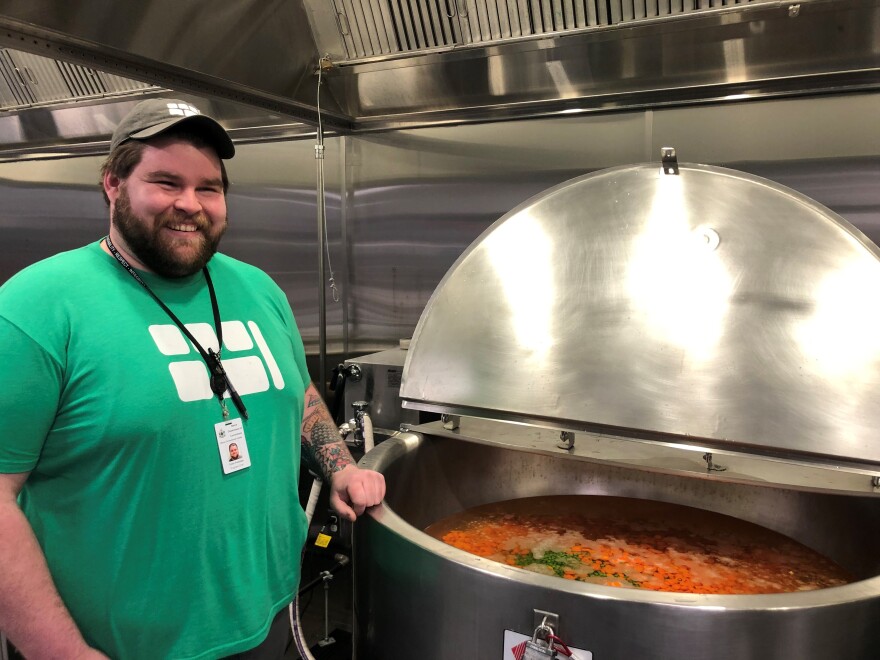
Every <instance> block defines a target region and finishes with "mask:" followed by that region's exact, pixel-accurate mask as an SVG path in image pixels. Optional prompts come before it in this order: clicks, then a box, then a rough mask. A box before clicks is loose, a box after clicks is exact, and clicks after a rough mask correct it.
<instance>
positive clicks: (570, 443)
mask: <svg viewBox="0 0 880 660" xmlns="http://www.w3.org/2000/svg"><path fill="white" fill-rule="evenodd" d="M556 446H557V447H559V448H560V449H565V450H567V451H571V450H572V449H574V433H573V432H571V431H562V432H561V433H560V434H559V442H557V443H556Z"/></svg>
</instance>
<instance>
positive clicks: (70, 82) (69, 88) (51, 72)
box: [0, 48, 158, 110]
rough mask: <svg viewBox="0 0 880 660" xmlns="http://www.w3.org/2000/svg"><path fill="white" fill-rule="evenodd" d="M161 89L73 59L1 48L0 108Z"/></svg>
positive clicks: (15, 107)
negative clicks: (54, 57)
mask: <svg viewBox="0 0 880 660" xmlns="http://www.w3.org/2000/svg"><path fill="white" fill-rule="evenodd" d="M154 89H158V88H156V87H154V86H153V85H150V84H148V83H142V82H137V81H135V80H128V79H126V78H122V77H120V76H116V75H113V74H110V73H105V72H103V71H96V70H95V69H90V68H88V67H84V66H80V65H78V64H71V63H70V62H63V61H60V60H54V59H50V58H48V57H41V56H39V55H34V54H32V53H24V52H21V51H17V50H12V49H9V48H2V49H0V110H22V109H26V108H31V107H34V106H38V105H53V104H63V103H70V102H73V101H87V100H89V101H90V100H95V99H102V98H107V97H110V96H112V97H117V96H125V95H133V94H141V93H143V92H147V91H151V90H154Z"/></svg>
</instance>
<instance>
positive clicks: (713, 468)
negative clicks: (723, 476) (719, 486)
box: [703, 454, 727, 472]
mask: <svg viewBox="0 0 880 660" xmlns="http://www.w3.org/2000/svg"><path fill="white" fill-rule="evenodd" d="M703 460H704V461H706V472H724V471H725V470H726V469H727V468H726V467H725V466H724V465H718V464H717V463H713V462H712V454H703Z"/></svg>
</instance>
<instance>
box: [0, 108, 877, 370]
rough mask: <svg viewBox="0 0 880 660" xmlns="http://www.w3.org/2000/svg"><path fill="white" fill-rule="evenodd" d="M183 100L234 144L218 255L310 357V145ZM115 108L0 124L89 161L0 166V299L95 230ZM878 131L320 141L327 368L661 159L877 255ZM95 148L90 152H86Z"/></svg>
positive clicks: (576, 131) (676, 121)
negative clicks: (576, 190)
mask: <svg viewBox="0 0 880 660" xmlns="http://www.w3.org/2000/svg"><path fill="white" fill-rule="evenodd" d="M186 99H188V100H192V101H193V102H194V103H196V105H197V106H198V107H200V108H202V107H204V108H208V111H209V112H211V113H214V114H218V115H219V116H220V117H221V120H222V121H223V123H224V125H225V126H226V127H227V128H229V129H230V131H231V133H232V135H233V138H234V139H235V140H236V145H237V154H236V157H235V159H233V160H232V161H231V162H230V163H229V167H228V169H229V175H230V179H231V181H232V187H231V189H230V200H229V212H230V230H229V233H228V234H227V236H226V238H224V242H223V249H224V251H226V252H228V253H229V254H231V255H233V256H235V257H237V258H240V259H244V260H245V261H248V262H251V263H254V264H256V265H258V266H260V267H262V268H263V269H265V270H266V271H268V272H269V273H270V274H271V275H272V276H273V277H274V278H275V279H276V281H277V282H278V283H279V284H280V285H281V287H282V288H283V289H284V291H285V292H286V293H287V295H288V297H289V299H290V301H291V303H292V306H293V309H294V312H295V314H296V319H297V323H298V325H299V327H300V329H301V331H302V333H303V338H304V340H305V342H306V348H307V351H308V354H309V355H310V356H314V355H317V354H318V309H317V295H316V293H317V292H316V291H315V283H316V281H317V277H318V276H317V254H316V250H317V235H316V230H315V216H316V195H315V167H314V166H313V164H312V163H313V162H314V133H312V135H311V136H308V138H307V139H303V138H304V136H300V137H299V139H288V138H289V137H290V135H289V134H288V133H287V132H286V130H287V129H285V128H284V127H281V131H280V132H279V133H275V132H274V131H273V129H272V128H271V127H269V126H267V127H266V130H265V132H264V133H262V134H261V135H260V136H259V138H258V139H259V140H261V141H259V142H253V143H252V142H251V139H250V138H251V136H252V131H259V130H262V129H251V128H248V126H254V125H255V124H254V120H255V119H256V118H257V115H255V114H252V112H253V109H252V108H248V107H247V106H241V105H237V104H223V103H220V102H218V101H212V102H211V103H210V104H209V105H205V104H204V100H203V99H198V98H197V97H192V96H190V95H187V96H186ZM130 103H132V101H130V100H126V101H124V102H121V103H120V104H119V105H120V106H126V105H127V104H130ZM112 107H114V104H99V105H97V106H96V107H94V108H93V107H92V106H86V105H83V106H82V107H80V106H74V107H69V108H52V109H45V110H46V112H47V114H49V116H50V117H51V121H49V120H47V121H46V122H45V123H43V122H33V123H32V125H30V126H29V127H26V128H25V129H23V128H22V123H24V120H23V118H22V116H21V114H20V113H10V115H9V116H5V115H4V116H0V135H2V134H3V130H4V129H3V127H4V126H6V122H11V123H14V124H16V126H17V128H16V130H17V131H19V132H20V131H22V130H27V131H28V132H29V133H30V134H31V135H36V131H37V129H38V128H39V127H44V126H51V125H52V124H53V123H54V124H55V126H56V127H57V130H58V131H60V132H61V133H63V134H67V135H69V138H70V143H73V142H76V141H77V140H82V141H83V144H84V146H85V147H86V148H88V152H87V153H91V154H97V155H96V156H89V157H76V158H69V159H59V158H53V157H52V156H53V154H57V155H64V152H66V151H67V150H69V148H70V147H63V148H62V145H58V144H57V143H54V144H53V142H52V139H49V138H47V139H48V140H49V141H48V142H44V143H43V148H44V152H43V154H42V155H43V158H44V159H43V160H39V161H36V160H34V161H30V160H27V161H26V160H21V161H18V162H6V163H2V162H0V197H2V199H3V205H2V208H0V282H2V281H5V280H6V279H7V278H8V277H10V276H11V275H12V274H13V273H15V272H17V271H18V270H20V269H21V268H23V267H25V266H27V265H29V264H31V263H33V262H34V261H36V260H37V259H40V258H43V257H46V256H49V255H51V254H54V253H56V252H58V251H61V250H65V249H71V248H73V247H77V246H79V245H82V244H84V243H86V242H88V241H90V240H93V239H95V238H97V237H99V236H101V235H103V233H104V232H105V231H106V225H107V221H106V213H107V212H106V208H105V206H104V204H103V203H102V202H101V197H100V192H99V191H98V187H97V185H96V184H97V173H98V170H99V167H100V161H101V157H102V156H103V153H104V152H105V151H106V145H107V140H109V134H110V131H111V130H112V128H111V127H112V126H115V124H116V122H118V121H119V119H120V118H121V116H122V114H124V109H123V107H120V108H118V110H119V111H121V112H122V114H118V115H117V114H115V113H111V112H110V111H109V110H110V108H112ZM0 114H2V113H0ZM878 115H880V94H859V95H849V96H843V95H840V96H826V97H815V98H804V99H784V100H773V101H763V102H760V103H740V104H725V105H721V106H701V107H692V108H667V109H665V110H654V111H649V112H632V113H616V114H611V115H602V116H599V115H591V116H583V117H567V118H564V119H562V118H558V119H542V120H529V121H512V122H502V123H493V124H475V125H467V126H454V127H437V128H430V129H413V130H407V131H398V132H391V133H383V134H370V135H364V136H345V137H340V136H338V135H335V136H328V137H327V139H326V140H325V143H326V157H325V162H326V188H327V193H328V196H327V214H328V229H329V245H330V252H331V258H332V263H333V267H334V272H335V276H336V281H337V282H338V283H339V287H340V293H341V296H342V302H341V303H340V304H335V303H331V302H330V301H329V300H328V305H327V323H328V325H327V340H328V351H329V353H330V354H331V355H333V356H334V358H333V359H334V361H333V362H331V363H330V365H331V366H334V365H335V364H336V361H337V360H338V361H339V362H341V361H344V360H345V359H346V358H348V357H350V356H353V355H363V354H368V353H374V352H376V351H380V350H385V349H389V348H392V347H396V346H397V345H398V340H399V339H400V338H402V337H410V336H412V333H413V331H414V329H415V326H416V324H417V323H418V320H419V316H420V315H421V313H422V310H423V309H424V307H425V304H426V303H427V301H428V299H429V298H430V296H431V294H432V292H433V291H434V289H435V288H436V286H437V284H438V283H439V282H440V280H441V279H442V277H443V275H444V274H445V273H446V272H447V271H448V270H449V268H450V267H451V266H452V264H453V263H454V262H455V260H456V259H457V258H458V257H459V256H460V255H461V253H462V252H464V250H465V249H466V248H467V246H468V245H469V244H470V243H471V242H473V241H474V239H476V238H477V237H478V236H479V235H480V234H481V233H482V232H483V231H484V230H485V229H486V228H487V227H489V226H490V225H491V224H492V223H493V222H494V221H496V220H497V219H498V218H499V217H501V216H502V215H504V214H505V213H507V212H508V211H509V210H510V209H512V208H514V207H515V206H517V205H519V204H521V203H522V202H524V201H525V200H526V199H528V198H530V197H532V196H533V195H536V194H538V193H540V192H541V191H543V190H546V189H547V188H549V187H552V186H555V185H557V184H559V183H562V182H563V181H566V180H568V179H571V178H572V177H574V176H578V175H580V174H583V173H586V172H590V171H593V170H597V169H599V168H604V167H611V166H616V165H624V164H628V163H635V162H642V161H645V160H650V159H652V158H656V155H657V153H659V151H658V150H659V148H660V147H661V146H666V145H668V144H674V145H675V146H676V147H677V148H678V150H679V153H683V154H685V155H686V158H687V159H688V160H698V161H699V162H707V163H712V164H718V165H728V166H731V167H735V168H736V169H739V170H743V171H746V172H751V173H753V174H758V175H760V176H764V177H767V178H769V179H772V180H774V181H776V182H779V183H782V184H783V185H787V186H789V187H792V188H794V189H796V190H798V191H799V192H801V193H803V194H805V195H808V196H809V197H812V198H813V199H816V200H818V201H820V202H821V203H822V204H824V205H826V206H828V207H829V208H831V209H833V210H834V211H835V212H836V213H839V214H840V215H842V216H844V217H845V218H846V219H847V220H848V221H850V222H851V223H853V224H854V225H856V226H857V227H858V228H859V229H861V230H862V231H863V232H865V233H866V234H867V235H868V236H869V237H870V238H871V239H872V240H874V241H875V242H877V241H880V186H877V181H878V180H880V156H878V154H880V129H878V124H877V121H876V117H877V116H878ZM829 118H834V121H829ZM277 119H278V121H283V119H284V118H283V117H281V116H280V115H278V116H277ZM102 133H103V135H104V137H103V139H104V140H105V142H103V144H104V147H103V149H102V148H100V146H98V145H96V144H95V143H94V142H93V140H100V139H102V138H101V134H102ZM77 135H79V136H82V137H80V138H77V137H76V136H77ZM91 136H96V137H91ZM243 136H246V137H243ZM804 136H809V139H805V138H804ZM264 139H268V140H269V141H262V140H264ZM314 373H315V375H317V369H316V370H315V372H314Z"/></svg>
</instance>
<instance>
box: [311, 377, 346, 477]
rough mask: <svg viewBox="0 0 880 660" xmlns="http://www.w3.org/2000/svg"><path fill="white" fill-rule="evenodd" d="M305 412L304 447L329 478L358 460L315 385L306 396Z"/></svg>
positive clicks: (314, 462)
mask: <svg viewBox="0 0 880 660" xmlns="http://www.w3.org/2000/svg"><path fill="white" fill-rule="evenodd" d="M305 400H306V401H305V414H304V418H303V423H302V446H303V449H304V450H305V452H306V454H307V459H308V458H310V459H312V460H311V461H310V464H317V467H318V468H320V471H321V473H322V474H323V475H324V477H325V478H327V479H329V478H330V477H331V476H332V475H333V473H335V472H339V470H341V469H342V468H344V467H346V466H348V465H351V464H353V463H354V459H353V458H352V457H351V454H350V453H349V451H348V447H346V446H345V443H344V442H343V441H342V438H341V437H340V436H339V433H338V431H337V430H336V424H335V423H334V422H333V418H332V417H331V415H330V411H329V410H327V406H325V405H324V402H323V401H322V400H321V397H320V395H319V394H318V391H317V390H316V389H315V386H314V384H311V385H309V388H308V390H306V396H305Z"/></svg>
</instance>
